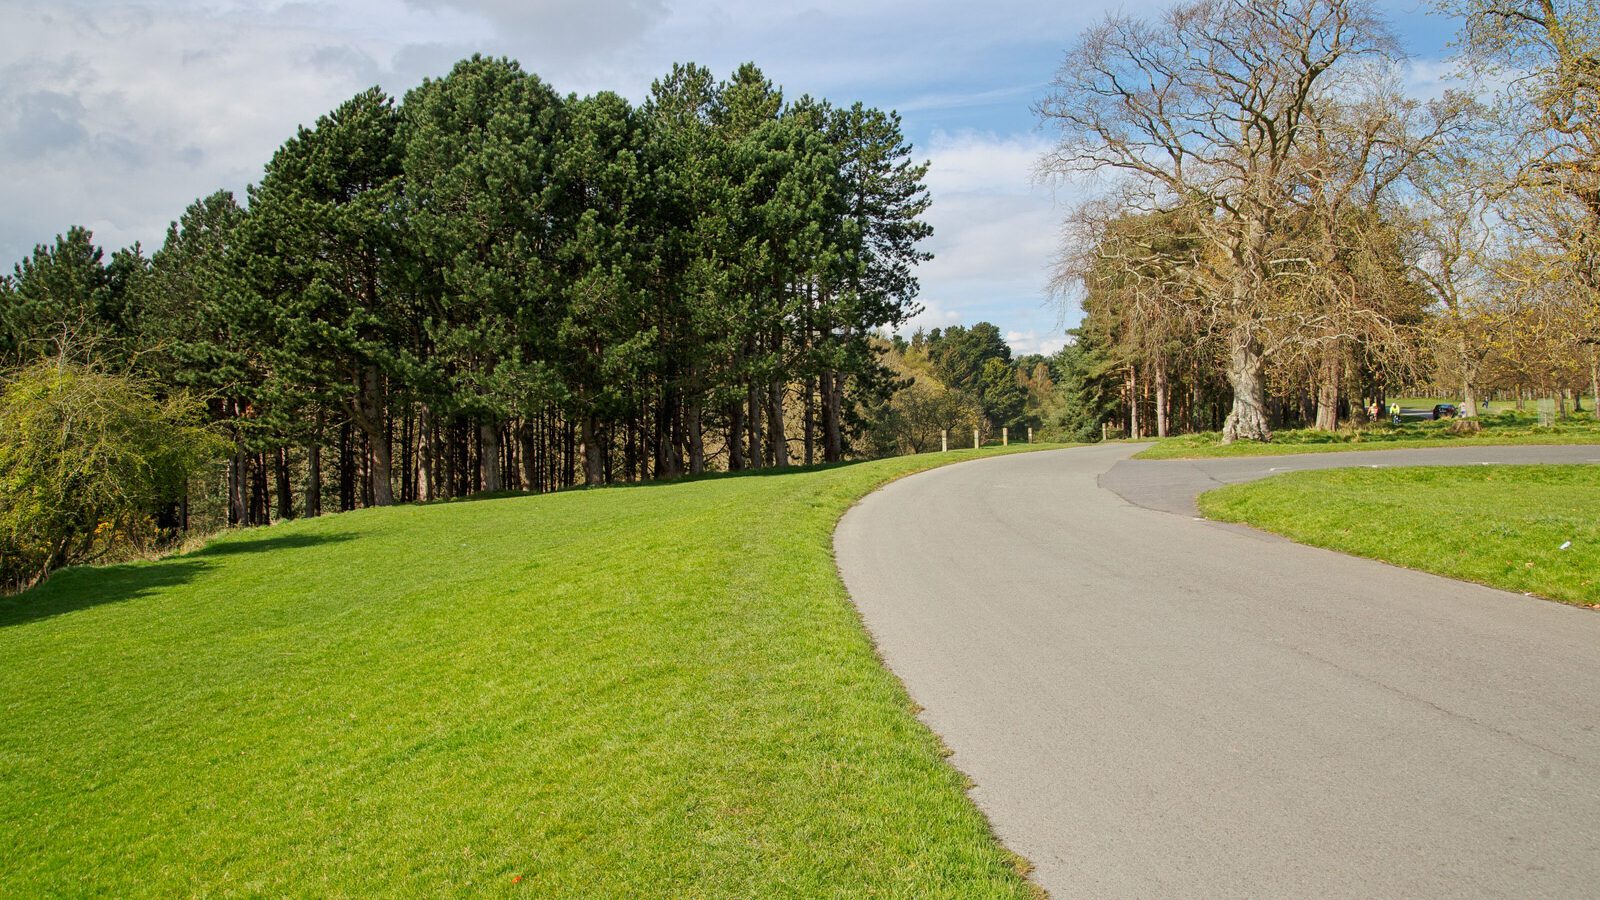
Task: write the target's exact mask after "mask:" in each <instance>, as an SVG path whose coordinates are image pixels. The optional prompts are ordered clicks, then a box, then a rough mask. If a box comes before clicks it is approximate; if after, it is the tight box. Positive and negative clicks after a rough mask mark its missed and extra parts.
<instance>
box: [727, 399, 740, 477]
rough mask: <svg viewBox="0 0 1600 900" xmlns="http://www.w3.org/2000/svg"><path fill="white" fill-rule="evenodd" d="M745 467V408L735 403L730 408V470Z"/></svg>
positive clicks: (736, 470)
mask: <svg viewBox="0 0 1600 900" xmlns="http://www.w3.org/2000/svg"><path fill="white" fill-rule="evenodd" d="M743 468H744V408H743V407H742V406H740V405H739V404H737V403H735V404H733V405H732V406H731V407H729V408H728V471H729V472H738V471H740V470H742V469H743Z"/></svg>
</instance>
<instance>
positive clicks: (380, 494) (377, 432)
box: [350, 366, 394, 506]
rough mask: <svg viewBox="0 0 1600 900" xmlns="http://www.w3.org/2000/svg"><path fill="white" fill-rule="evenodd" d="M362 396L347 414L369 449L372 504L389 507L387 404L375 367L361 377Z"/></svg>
mask: <svg viewBox="0 0 1600 900" xmlns="http://www.w3.org/2000/svg"><path fill="white" fill-rule="evenodd" d="M360 386H361V392H360V396H359V397H357V398H356V402H355V404H354V407H353V408H352V409H351V410H350V411H351V413H352V414H353V415H352V416H351V418H353V419H354V420H355V423H356V427H357V428H360V429H361V431H362V433H363V434H365V435H366V436H367V441H368V443H370V444H371V445H372V504H373V505H374V506H390V505H392V504H393V503H394V485H393V482H392V478H391V470H392V468H393V464H392V462H391V457H390V447H389V428H388V422H387V419H388V416H387V411H388V403H387V401H386V399H385V397H384V390H383V376H382V375H381V374H380V373H379V372H378V369H377V367H376V366H371V367H368V368H367V370H366V371H365V372H363V373H362V375H361V384H360Z"/></svg>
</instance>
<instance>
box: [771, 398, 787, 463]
mask: <svg viewBox="0 0 1600 900" xmlns="http://www.w3.org/2000/svg"><path fill="white" fill-rule="evenodd" d="M768 395H769V397H770V398H771V399H770V401H769V402H770V404H771V407H772V408H771V410H770V411H769V412H768V413H767V443H768V444H771V445H772V464H773V465H775V466H777V467H778V468H780V469H783V468H787V467H788V465H789V439H788V437H787V436H786V435H785V434H784V433H783V382H782V381H774V382H773V383H772V387H771V389H770V390H769V392H768Z"/></svg>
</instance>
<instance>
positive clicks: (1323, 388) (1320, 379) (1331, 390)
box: [1316, 345, 1340, 431]
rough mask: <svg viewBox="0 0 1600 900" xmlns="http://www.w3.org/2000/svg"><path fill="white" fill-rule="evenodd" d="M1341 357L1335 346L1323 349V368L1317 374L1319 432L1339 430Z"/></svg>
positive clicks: (1317, 425) (1317, 426)
mask: <svg viewBox="0 0 1600 900" xmlns="http://www.w3.org/2000/svg"><path fill="white" fill-rule="evenodd" d="M1339 355H1340V354H1339V352H1338V349H1337V347H1336V346H1334V345H1328V346H1324V347H1323V348H1322V368H1321V371H1319V372H1318V374H1317V424H1316V428H1317V430H1318V431H1338V430H1339Z"/></svg>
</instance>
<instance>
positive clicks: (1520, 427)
mask: <svg viewBox="0 0 1600 900" xmlns="http://www.w3.org/2000/svg"><path fill="white" fill-rule="evenodd" d="M1478 423H1479V425H1480V427H1481V429H1482V430H1481V431H1479V432H1476V433H1456V432H1454V431H1452V425H1453V422H1452V420H1449V419H1443V420H1440V421H1437V422H1435V421H1431V420H1421V421H1407V422H1404V423H1403V424H1400V425H1390V424H1388V423H1383V424H1379V425H1375V426H1372V427H1370V428H1363V429H1359V430H1357V429H1344V430H1341V431H1316V430H1313V429H1309V428H1307V429H1296V430H1286V431H1279V432H1275V433H1274V434H1273V436H1272V442H1271V443H1268V444H1260V443H1255V442H1250V441H1239V442H1237V443H1233V444H1224V443H1222V435H1221V433H1220V432H1215V431H1208V432H1203V433H1200V434H1185V435H1179V436H1177V437H1170V438H1165V439H1163V440H1161V441H1159V442H1157V443H1156V444H1155V445H1154V446H1152V447H1149V448H1146V449H1145V450H1143V451H1142V452H1140V453H1139V454H1138V458H1139V459H1203V458H1212V457H1227V456H1276V455H1279V454H1288V453H1328V452H1332V451H1345V450H1403V449H1407V448H1416V447H1456V446H1472V445H1480V446H1481V445H1504V444H1600V421H1597V420H1596V419H1595V417H1594V416H1593V415H1592V414H1590V413H1587V412H1585V413H1583V414H1578V415H1571V416H1569V417H1568V418H1566V419H1557V420H1556V421H1555V423H1554V424H1552V425H1548V426H1545V425H1540V424H1539V418H1538V414H1537V413H1533V412H1517V411H1515V410H1508V411H1504V412H1497V413H1494V414H1492V415H1485V416H1480V417H1479V419H1478Z"/></svg>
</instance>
